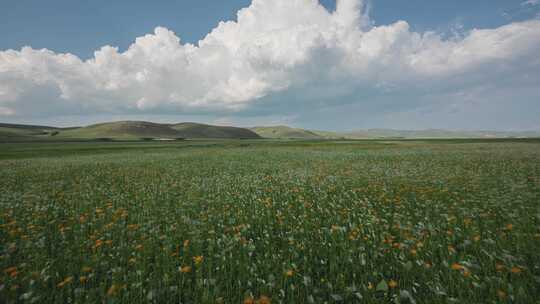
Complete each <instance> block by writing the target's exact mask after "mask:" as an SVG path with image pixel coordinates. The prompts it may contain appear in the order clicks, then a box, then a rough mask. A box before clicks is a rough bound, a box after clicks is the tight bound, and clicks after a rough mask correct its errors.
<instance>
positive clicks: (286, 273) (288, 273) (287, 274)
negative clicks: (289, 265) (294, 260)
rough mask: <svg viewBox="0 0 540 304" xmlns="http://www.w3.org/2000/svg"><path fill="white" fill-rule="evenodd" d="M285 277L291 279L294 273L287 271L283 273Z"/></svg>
mask: <svg viewBox="0 0 540 304" xmlns="http://www.w3.org/2000/svg"><path fill="white" fill-rule="evenodd" d="M285 275H286V276H288V277H292V276H293V275H294V271H293V270H287V271H286V272H285Z"/></svg>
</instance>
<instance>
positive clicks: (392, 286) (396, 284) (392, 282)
mask: <svg viewBox="0 0 540 304" xmlns="http://www.w3.org/2000/svg"><path fill="white" fill-rule="evenodd" d="M397 286H398V282H396V281H394V280H390V282H388V287H390V288H396V287H397Z"/></svg>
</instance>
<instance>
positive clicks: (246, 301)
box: [244, 297, 255, 304]
mask: <svg viewBox="0 0 540 304" xmlns="http://www.w3.org/2000/svg"><path fill="white" fill-rule="evenodd" d="M244 304H255V300H253V298H252V297H247V298H245V299H244Z"/></svg>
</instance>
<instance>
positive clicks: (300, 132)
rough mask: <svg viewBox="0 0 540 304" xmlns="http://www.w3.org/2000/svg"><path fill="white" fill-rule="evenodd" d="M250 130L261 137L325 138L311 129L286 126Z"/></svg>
mask: <svg viewBox="0 0 540 304" xmlns="http://www.w3.org/2000/svg"><path fill="white" fill-rule="evenodd" d="M251 130H252V131H253V132H255V133H257V134H258V135H259V136H260V137H263V138H273V139H325V138H327V137H325V136H323V135H320V134H317V133H315V132H313V131H309V130H304V129H296V128H291V127H287V126H275V127H254V128H251Z"/></svg>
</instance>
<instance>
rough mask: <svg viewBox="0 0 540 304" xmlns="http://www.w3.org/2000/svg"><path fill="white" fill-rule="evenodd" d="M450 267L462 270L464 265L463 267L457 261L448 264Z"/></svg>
mask: <svg viewBox="0 0 540 304" xmlns="http://www.w3.org/2000/svg"><path fill="white" fill-rule="evenodd" d="M450 268H452V269H453V270H463V269H465V267H463V265H460V264H458V263H454V264H452V266H450Z"/></svg>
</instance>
